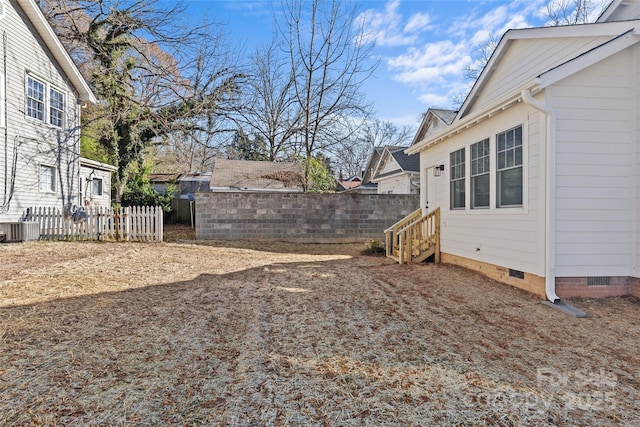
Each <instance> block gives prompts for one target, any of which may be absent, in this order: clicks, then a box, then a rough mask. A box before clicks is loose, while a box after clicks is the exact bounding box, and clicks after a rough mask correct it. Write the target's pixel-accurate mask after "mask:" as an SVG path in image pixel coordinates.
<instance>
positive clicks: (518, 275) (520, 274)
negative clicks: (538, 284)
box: [509, 268, 524, 279]
mask: <svg viewBox="0 0 640 427" xmlns="http://www.w3.org/2000/svg"><path fill="white" fill-rule="evenodd" d="M509 276H510V277H515V278H516V279H524V271H518V270H514V269H512V268H510V269H509Z"/></svg>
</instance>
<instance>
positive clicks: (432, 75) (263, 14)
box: [185, 0, 608, 127]
mask: <svg viewBox="0 0 640 427" xmlns="http://www.w3.org/2000/svg"><path fill="white" fill-rule="evenodd" d="M276 1H277V0H276ZM548 2H549V0H511V1H504V0H448V1H443V0H441V1H435V0H387V1H384V0H374V1H360V2H358V5H359V8H360V10H361V14H360V17H359V18H360V19H363V20H364V22H365V24H366V28H367V30H368V32H369V34H370V36H371V38H372V39H373V40H375V43H376V47H375V49H374V54H375V57H376V59H379V61H380V65H379V66H378V68H377V70H376V72H375V74H374V75H373V76H372V78H370V79H369V80H368V81H367V83H366V84H365V87H364V91H365V93H366V94H367V96H368V98H369V100H370V101H372V102H373V104H374V108H375V110H376V116H377V117H378V118H379V119H382V120H389V121H392V122H394V123H395V124H397V125H404V124H408V125H412V126H414V127H417V125H418V124H419V120H420V115H421V114H422V113H424V112H425V111H426V110H427V109H428V108H429V107H441V108H449V107H451V106H452V103H451V99H452V98H453V97H454V96H456V95H457V96H458V97H459V96H460V94H466V92H467V91H468V89H469V87H470V86H471V84H472V83H473V81H472V80H470V79H468V78H465V76H464V74H465V73H464V69H465V67H468V66H473V64H474V59H475V58H476V57H477V54H478V52H479V50H480V48H481V46H482V45H484V44H486V42H487V40H488V38H489V37H491V36H493V37H497V38H499V37H500V36H501V35H502V34H503V33H504V32H505V31H506V30H508V29H510V28H525V27H538V26H544V25H545V24H546V23H547V18H546V17H545V15H544V14H543V11H544V10H545V8H546V5H547V3H548ZM594 3H595V6H596V7H595V9H596V10H594V12H593V15H594V17H593V19H595V17H597V15H598V14H599V12H600V11H601V8H602V5H603V4H607V3H608V1H607V0H594ZM185 5H186V6H187V8H188V11H189V12H190V14H191V16H192V17H194V18H195V17H201V16H204V15H208V18H209V19H210V20H215V21H216V22H221V23H224V24H225V26H226V33H227V35H228V36H229V38H230V39H231V40H232V41H233V42H235V43H240V44H242V45H244V46H245V50H246V51H247V52H249V51H251V50H252V49H253V47H255V46H256V45H258V44H260V43H263V42H266V41H268V40H269V39H270V38H271V35H272V31H273V24H272V22H273V18H272V16H273V12H272V11H273V6H272V3H271V2H270V1H268V0H239V1H238V0H236V1H234V0H187V1H186V2H185ZM593 19H592V20H593Z"/></svg>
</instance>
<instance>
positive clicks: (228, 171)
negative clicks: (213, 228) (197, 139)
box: [211, 159, 303, 192]
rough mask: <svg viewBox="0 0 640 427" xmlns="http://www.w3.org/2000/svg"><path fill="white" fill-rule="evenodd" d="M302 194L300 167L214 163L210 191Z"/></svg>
mask: <svg viewBox="0 0 640 427" xmlns="http://www.w3.org/2000/svg"><path fill="white" fill-rule="evenodd" d="M228 190H241V191H295V192H297V191H302V190H303V187H302V167H301V165H300V164H299V163H294V162H261V161H253V160H227V159H216V160H215V161H214V164H213V173H212V174H211V191H228Z"/></svg>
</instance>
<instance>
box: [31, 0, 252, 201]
mask: <svg viewBox="0 0 640 427" xmlns="http://www.w3.org/2000/svg"><path fill="white" fill-rule="evenodd" d="M41 4H42V6H43V9H44V10H45V12H46V14H47V16H48V18H49V20H50V22H51V23H52V25H53V27H54V30H55V31H56V33H57V34H59V36H60V38H61V40H62V41H63V43H65V45H66V46H67V48H68V49H69V50H70V52H71V54H72V55H73V57H74V59H75V60H76V61H77V62H78V63H79V65H80V69H81V71H82V72H83V73H84V75H85V77H87V80H88V81H89V83H90V85H91V87H92V89H93V90H94V92H95V93H96V95H97V96H98V98H99V99H101V101H102V102H101V105H100V106H99V107H98V108H96V109H94V110H93V113H94V114H93V117H92V119H93V121H92V122H91V124H92V125H93V126H92V125H89V126H88V127H87V128H86V129H85V130H86V133H87V134H88V135H89V137H93V138H95V139H97V140H98V141H99V142H100V144H101V145H102V146H104V147H106V148H107V149H108V151H109V152H110V154H111V160H112V161H114V162H115V164H116V166H117V167H118V171H117V173H116V176H115V183H114V184H115V188H116V189H117V193H118V195H119V194H121V193H122V190H123V188H124V185H125V182H126V173H127V169H128V166H129V165H130V164H132V163H134V162H136V161H139V159H140V156H142V154H143V152H144V150H145V149H146V148H147V147H148V146H149V145H150V144H151V143H152V142H154V141H157V140H158V139H161V138H166V137H167V136H168V135H171V134H174V133H177V132H181V133H183V134H187V135H189V136H190V137H192V138H196V139H197V138H201V136H202V135H203V134H204V135H209V134H210V131H211V129H212V128H211V127H210V126H207V124H209V123H210V122H211V121H212V120H216V119H218V118H220V117H222V116H224V115H225V114H226V113H227V112H228V110H229V109H231V107H230V104H233V102H234V101H235V100H236V98H237V93H238V91H239V82H240V81H241V79H242V75H241V74H240V73H238V72H237V71H236V70H235V69H234V67H233V66H232V64H231V60H230V56H229V52H228V51H227V46H226V45H225V43H224V40H223V37H222V33H221V32H220V31H218V30H217V27H215V26H212V25H207V24H203V25H200V26H194V27H190V28H185V27H180V26H179V25H178V22H180V19H178V18H177V16H179V15H180V14H181V13H182V12H183V8H182V6H181V4H180V3H178V4H176V5H174V6H172V7H170V8H168V9H167V8H163V7H162V6H161V2H160V1H158V0H131V1H119V0H66V1H65V0H42V2H41ZM216 129H217V130H219V129H218V128H216Z"/></svg>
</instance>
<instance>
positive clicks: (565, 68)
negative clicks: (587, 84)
mask: <svg viewBox="0 0 640 427" xmlns="http://www.w3.org/2000/svg"><path fill="white" fill-rule="evenodd" d="M638 42H640V36H639V35H638V33H637V31H635V30H634V29H633V28H631V29H630V30H628V31H627V32H626V33H624V34H621V35H620V36H618V37H617V38H616V39H614V40H611V41H609V42H607V43H605V44H603V45H600V46H598V47H597V48H595V49H592V50H590V51H588V52H585V53H584V54H582V55H580V56H578V57H576V58H574V59H572V60H570V61H567V62H565V63H564V64H562V65H559V66H557V67H555V68H553V69H551V70H549V71H546V72H544V73H542V74H540V76H539V82H540V87H541V88H546V87H549V86H550V85H552V84H554V83H556V82H558V81H560V80H562V79H564V78H567V77H569V76H571V75H573V74H575V73H577V72H579V71H581V70H583V69H585V68H587V67H589V66H591V65H593V64H595V63H597V62H600V61H602V60H603V59H606V58H607V57H609V56H611V55H614V54H616V53H618V52H620V51H621V50H624V49H626V48H628V47H630V46H633V45H634V44H636V43H638Z"/></svg>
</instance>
